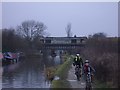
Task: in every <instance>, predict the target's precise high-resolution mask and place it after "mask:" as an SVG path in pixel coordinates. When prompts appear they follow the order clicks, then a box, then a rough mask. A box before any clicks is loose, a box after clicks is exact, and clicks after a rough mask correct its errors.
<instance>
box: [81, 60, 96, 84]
mask: <svg viewBox="0 0 120 90" xmlns="http://www.w3.org/2000/svg"><path fill="white" fill-rule="evenodd" d="M83 72H84V74H85V79H87V74H88V73H90V75H91V82H93V73H94V72H95V69H94V68H93V67H92V66H91V65H90V64H89V60H86V61H85V63H84V65H83Z"/></svg>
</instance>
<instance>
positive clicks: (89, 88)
mask: <svg viewBox="0 0 120 90" xmlns="http://www.w3.org/2000/svg"><path fill="white" fill-rule="evenodd" d="M91 81H92V78H91V73H90V72H88V73H87V75H86V89H85V90H92V84H91Z"/></svg>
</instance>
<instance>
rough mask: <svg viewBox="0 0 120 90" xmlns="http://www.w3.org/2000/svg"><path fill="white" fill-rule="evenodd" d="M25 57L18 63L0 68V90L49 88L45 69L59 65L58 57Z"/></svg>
mask: <svg viewBox="0 0 120 90" xmlns="http://www.w3.org/2000/svg"><path fill="white" fill-rule="evenodd" d="M46 57H48V58H44V57H41V56H40V57H38V56H37V57H33V56H32V57H27V58H25V59H22V60H21V61H20V62H18V63H15V64H10V65H6V66H4V67H2V69H3V73H2V88H3V89H4V88H49V87H50V84H49V83H47V82H46V79H45V74H44V65H45V66H46V67H48V66H53V65H55V64H57V65H58V64H59V62H56V61H55V60H57V59H58V58H59V57H58V56H57V57H54V58H49V57H50V56H46Z"/></svg>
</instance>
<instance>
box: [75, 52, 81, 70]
mask: <svg viewBox="0 0 120 90" xmlns="http://www.w3.org/2000/svg"><path fill="white" fill-rule="evenodd" d="M77 65H78V66H79V68H81V67H82V66H83V60H82V58H81V57H80V54H76V57H75V58H74V61H73V66H77Z"/></svg>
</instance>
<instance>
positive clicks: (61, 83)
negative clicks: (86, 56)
mask: <svg viewBox="0 0 120 90" xmlns="http://www.w3.org/2000/svg"><path fill="white" fill-rule="evenodd" d="M71 64H72V56H71V57H70V58H66V60H65V62H64V63H63V64H62V65H60V66H59V68H58V69H57V71H56V72H55V75H56V76H58V77H60V79H59V80H53V81H52V86H51V88H53V89H55V88H56V89H57V88H70V87H71V86H70V84H69V82H68V81H67V80H66V78H67V75H68V71H69V69H70V66H71Z"/></svg>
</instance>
